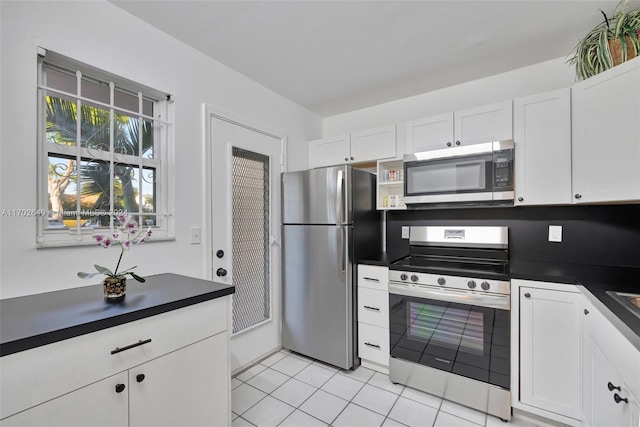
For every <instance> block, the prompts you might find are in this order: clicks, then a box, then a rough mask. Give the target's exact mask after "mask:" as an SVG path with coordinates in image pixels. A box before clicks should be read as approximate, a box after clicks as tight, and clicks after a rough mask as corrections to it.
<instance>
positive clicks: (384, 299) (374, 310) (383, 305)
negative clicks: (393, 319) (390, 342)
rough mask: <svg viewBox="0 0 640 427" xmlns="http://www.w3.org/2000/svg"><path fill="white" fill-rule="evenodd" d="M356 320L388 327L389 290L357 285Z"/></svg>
mask: <svg viewBox="0 0 640 427" xmlns="http://www.w3.org/2000/svg"><path fill="white" fill-rule="evenodd" d="M358 322H364V323H368V324H370V325H375V326H380V327H381V328H389V292H387V291H378V290H375V289H369V288H363V287H359V288H358Z"/></svg>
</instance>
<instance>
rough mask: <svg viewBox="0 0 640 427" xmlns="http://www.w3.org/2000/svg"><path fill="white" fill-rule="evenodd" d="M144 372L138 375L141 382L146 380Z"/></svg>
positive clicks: (137, 377) (137, 378)
mask: <svg viewBox="0 0 640 427" xmlns="http://www.w3.org/2000/svg"><path fill="white" fill-rule="evenodd" d="M144 378H145V376H144V374H138V375H136V381H138V382H139V383H141V382H142V381H144Z"/></svg>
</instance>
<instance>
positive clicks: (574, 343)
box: [511, 279, 581, 425]
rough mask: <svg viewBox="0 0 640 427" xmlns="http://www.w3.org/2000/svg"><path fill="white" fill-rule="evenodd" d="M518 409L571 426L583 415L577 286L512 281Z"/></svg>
mask: <svg viewBox="0 0 640 427" xmlns="http://www.w3.org/2000/svg"><path fill="white" fill-rule="evenodd" d="M511 285H512V295H514V298H517V299H516V300H514V301H513V302H514V304H513V306H512V312H513V315H514V316H516V319H512V320H515V321H516V322H517V323H518V327H514V328H513V329H515V333H517V334H519V337H517V338H519V339H515V340H513V342H514V345H518V343H519V346H518V347H517V348H516V349H515V352H516V354H517V356H518V357H516V358H514V360H518V361H519V363H518V364H517V365H516V369H517V370H516V371H515V372H512V378H514V379H515V380H516V381H519V384H517V386H516V387H513V388H512V390H513V391H514V394H515V400H516V401H515V402H514V407H518V408H519V409H523V410H526V411H529V412H533V413H536V414H538V415H541V416H544V417H546V418H550V419H553V420H556V421H560V422H564V423H567V424H573V425H578V424H579V420H580V415H581V391H580V390H581V389H580V378H581V371H580V357H581V341H580V328H581V326H580V321H581V318H580V303H581V295H580V293H579V291H578V289H577V288H576V287H575V286H572V285H554V284H549V283H543V282H533V281H524V280H516V279H513V280H512V282H511Z"/></svg>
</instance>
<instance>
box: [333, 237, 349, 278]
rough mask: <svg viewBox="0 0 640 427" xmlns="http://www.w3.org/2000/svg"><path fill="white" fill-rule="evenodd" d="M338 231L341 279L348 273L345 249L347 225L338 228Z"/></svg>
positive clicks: (339, 273) (339, 274)
mask: <svg viewBox="0 0 640 427" xmlns="http://www.w3.org/2000/svg"><path fill="white" fill-rule="evenodd" d="M336 232H337V233H338V263H339V265H340V268H339V271H338V277H339V278H340V280H344V279H345V275H346V273H347V263H346V256H345V255H346V254H345V250H344V232H345V227H340V228H336Z"/></svg>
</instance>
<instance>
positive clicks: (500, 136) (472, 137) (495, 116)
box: [453, 100, 513, 145]
mask: <svg viewBox="0 0 640 427" xmlns="http://www.w3.org/2000/svg"><path fill="white" fill-rule="evenodd" d="M453 123H454V125H455V126H454V137H455V138H454V139H455V143H456V145H458V142H460V145H472V144H480V143H483V142H490V141H501V140H504V139H513V103H512V101H510V100H509V101H504V102H499V103H497V104H490V105H485V106H482V107H476V108H469V109H467V110H462V111H457V112H456V113H455V114H454V119H453Z"/></svg>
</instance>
